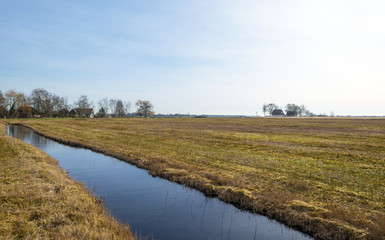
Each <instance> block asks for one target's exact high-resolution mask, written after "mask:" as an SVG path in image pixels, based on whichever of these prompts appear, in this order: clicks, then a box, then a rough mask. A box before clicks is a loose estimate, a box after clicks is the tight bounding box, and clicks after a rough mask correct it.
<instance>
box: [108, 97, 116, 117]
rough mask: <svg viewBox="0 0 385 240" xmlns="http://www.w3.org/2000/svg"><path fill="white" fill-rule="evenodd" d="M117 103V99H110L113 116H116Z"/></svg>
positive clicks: (109, 103)
mask: <svg viewBox="0 0 385 240" xmlns="http://www.w3.org/2000/svg"><path fill="white" fill-rule="evenodd" d="M116 102H117V100H116V99H110V100H109V101H108V105H109V106H110V111H111V114H112V115H113V116H115V109H116Z"/></svg>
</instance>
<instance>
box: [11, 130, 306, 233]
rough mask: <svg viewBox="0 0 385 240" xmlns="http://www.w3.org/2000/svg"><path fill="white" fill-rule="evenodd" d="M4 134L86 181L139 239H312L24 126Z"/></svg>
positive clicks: (263, 218) (77, 178)
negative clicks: (49, 137)
mask: <svg viewBox="0 0 385 240" xmlns="http://www.w3.org/2000/svg"><path fill="white" fill-rule="evenodd" d="M7 133H8V135H10V136H13V137H16V138H19V139H22V140H24V141H25V142H27V143H29V144H32V145H34V146H37V147H39V148H40V149H42V150H43V151H45V152H47V153H48V154H49V155H51V156H52V157H54V158H56V159H57V160H58V162H59V165H60V166H61V167H62V168H63V169H65V170H67V171H68V172H69V175H70V176H71V177H72V178H74V179H76V180H78V181H80V182H84V183H85V184H86V186H87V187H88V188H89V189H91V190H92V192H93V193H94V194H95V195H97V196H99V197H100V198H102V199H103V200H104V203H105V206H106V207H107V208H108V209H110V210H111V212H112V213H113V215H115V216H116V217H117V218H118V219H120V220H121V221H123V222H127V223H129V224H130V227H131V229H132V230H133V231H136V232H137V233H138V235H142V236H143V235H150V236H153V237H154V239H274V240H276V239H311V238H309V237H308V236H305V235H304V234H302V233H300V232H297V231H295V230H292V229H290V228H287V227H285V226H284V225H282V224H280V223H277V222H276V221H272V220H269V219H267V218H266V217H262V216H260V215H256V214H251V213H248V212H244V211H240V210H238V209H237V208H235V207H233V206H232V205H229V204H226V203H223V202H221V201H219V200H218V199H215V198H206V197H204V195H203V194H201V193H200V192H198V191H196V190H193V189H190V188H186V187H184V186H181V185H178V184H176V183H172V182H169V181H167V180H164V179H160V178H154V177H152V176H151V175H149V174H148V173H147V172H146V171H145V170H142V169H138V168H136V167H134V166H132V165H130V164H127V163H125V162H122V161H119V160H117V159H115V158H112V157H108V156H104V155H102V154H99V153H95V152H92V151H90V150H86V149H82V148H74V147H69V146H65V145H63V144H60V143H57V142H54V141H51V140H49V139H47V138H44V137H41V136H39V135H37V134H35V133H34V132H33V131H32V130H30V129H28V128H25V127H22V126H7Z"/></svg>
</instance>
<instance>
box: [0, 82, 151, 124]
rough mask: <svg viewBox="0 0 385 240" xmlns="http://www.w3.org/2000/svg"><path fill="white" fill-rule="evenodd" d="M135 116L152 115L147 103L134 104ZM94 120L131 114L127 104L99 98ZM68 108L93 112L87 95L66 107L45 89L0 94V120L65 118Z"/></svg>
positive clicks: (59, 98)
mask: <svg viewBox="0 0 385 240" xmlns="http://www.w3.org/2000/svg"><path fill="white" fill-rule="evenodd" d="M135 105H136V107H137V111H136V114H132V115H134V116H135V115H138V116H140V117H150V116H152V115H154V114H155V113H154V107H153V105H152V104H151V103H150V102H149V101H143V100H138V101H137V102H136V104H135ZM98 106H99V111H98V113H97V114H96V116H98V117H106V116H113V117H123V116H127V115H128V114H129V113H130V110H131V103H130V102H124V101H123V100H121V99H108V98H103V99H101V100H100V101H98ZM72 108H94V104H93V102H92V101H91V100H90V99H89V98H88V97H87V95H81V96H80V97H79V98H78V100H77V101H75V102H74V103H73V105H70V104H68V100H67V98H66V97H60V96H57V95H55V94H53V93H50V92H48V91H47V90H45V89H42V88H37V89H34V90H33V91H32V92H31V94H30V95H26V94H24V93H22V92H17V91H15V90H8V91H7V92H5V94H3V92H2V91H0V117H20V114H21V113H23V114H24V115H25V116H29V117H31V116H40V117H68V116H69V112H70V110H71V109H72Z"/></svg>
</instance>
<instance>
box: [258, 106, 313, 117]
mask: <svg viewBox="0 0 385 240" xmlns="http://www.w3.org/2000/svg"><path fill="white" fill-rule="evenodd" d="M276 109H281V110H282V108H280V107H278V105H277V104H275V103H269V104H263V105H262V111H263V115H265V116H266V114H268V115H270V116H272V114H273V111H274V110H276ZM284 111H285V112H286V115H292V116H302V117H312V116H314V114H313V113H312V112H310V111H309V110H308V109H306V107H305V105H296V104H294V103H289V104H286V106H285V109H284Z"/></svg>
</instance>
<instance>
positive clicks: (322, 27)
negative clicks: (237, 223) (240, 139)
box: [0, 0, 385, 116]
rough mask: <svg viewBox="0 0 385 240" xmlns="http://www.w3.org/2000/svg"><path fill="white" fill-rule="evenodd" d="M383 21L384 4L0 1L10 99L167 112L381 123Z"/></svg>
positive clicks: (0, 60) (0, 58) (3, 74)
mask: <svg viewBox="0 0 385 240" xmlns="http://www.w3.org/2000/svg"><path fill="white" fill-rule="evenodd" d="M384 12H385V1H382V0H365V1H363V0H362V1H361V0H360V1H357V0H312V1H309V0H291V1H286V0H282V1H279V0H239V1H233V0H189V1H180V0H164V1H156V0H147V1H131V0H116V1H102V0H92V1H91V0H82V1H77V0H65V1H64V0H63V1H58V0H34V1H28V0H24V1H20V0H12V1H0V90H1V91H2V92H3V93H4V92H5V91H7V90H10V89H15V90H17V91H21V92H24V93H26V94H30V93H31V91H32V90H33V89H36V88H44V89H46V90H47V91H49V92H52V93H55V94H57V95H59V96H62V97H67V98H68V100H69V103H73V102H74V101H75V100H77V98H78V97H79V96H80V95H82V94H85V95H87V96H88V97H89V98H90V99H92V100H93V102H94V103H95V106H97V104H96V103H97V102H98V100H100V99H102V98H105V97H107V98H119V99H122V100H124V101H130V102H131V103H132V104H133V105H134V103H135V101H136V100H138V99H140V100H149V101H151V102H152V103H153V105H154V108H155V111H156V112H157V113H163V114H168V113H190V114H234V115H235V114H240V115H255V114H256V112H257V114H258V115H262V114H263V113H262V105H263V104H264V103H266V104H268V103H275V104H277V105H278V106H281V107H282V108H284V106H285V105H286V104H287V103H295V104H298V105H300V104H304V105H305V106H307V108H308V109H309V110H310V111H312V112H313V113H316V114H318V113H326V114H330V112H331V111H333V112H334V113H335V114H337V115H379V116H383V115H385V27H384V25H385V14H384ZM131 110H132V111H134V107H133V108H132V109H131Z"/></svg>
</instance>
